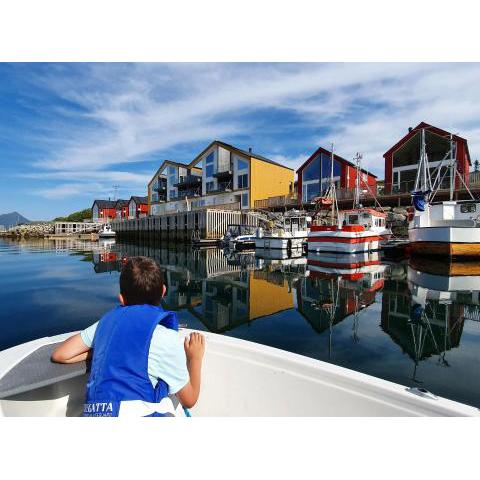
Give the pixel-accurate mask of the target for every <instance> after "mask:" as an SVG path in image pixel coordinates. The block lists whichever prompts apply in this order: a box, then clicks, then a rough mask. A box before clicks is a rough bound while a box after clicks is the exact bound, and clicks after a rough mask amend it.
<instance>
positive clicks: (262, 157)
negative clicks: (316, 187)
mask: <svg viewBox="0 0 480 480" xmlns="http://www.w3.org/2000/svg"><path fill="white" fill-rule="evenodd" d="M213 145H220V146H221V147H224V148H227V149H229V150H233V151H234V152H237V153H240V154H242V155H245V156H246V157H254V158H256V159H258V160H262V161H263V162H267V163H271V164H272V165H276V166H277V167H282V168H286V169H287V170H291V171H292V172H293V171H294V170H293V168H290V167H286V166H285V165H282V164H281V163H278V162H274V161H273V160H270V159H269V158H266V157H264V156H262V155H258V154H257V153H255V152H247V151H246V150H242V149H241V148H238V147H235V146H233V145H230V144H228V143H225V142H222V141H221V140H214V141H213V142H211V143H210V144H209V145H208V146H207V147H206V148H204V149H203V150H202V151H201V152H200V153H199V154H198V155H197V156H196V157H195V158H194V159H193V160H192V161H191V162H190V165H193V164H194V163H195V162H197V161H198V160H199V159H200V158H201V157H202V156H203V155H204V154H205V153H206V152H207V151H208V150H209V149H210V148H212V147H213Z"/></svg>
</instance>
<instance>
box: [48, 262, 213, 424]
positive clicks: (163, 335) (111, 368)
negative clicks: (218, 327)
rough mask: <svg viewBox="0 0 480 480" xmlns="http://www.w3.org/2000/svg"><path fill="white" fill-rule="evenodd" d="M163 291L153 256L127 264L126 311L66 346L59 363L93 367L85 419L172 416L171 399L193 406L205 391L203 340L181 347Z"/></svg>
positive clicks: (56, 356)
mask: <svg viewBox="0 0 480 480" xmlns="http://www.w3.org/2000/svg"><path fill="white" fill-rule="evenodd" d="M165 292H166V288H165V285H164V283H163V278H162V273H161V270H160V268H159V266H158V265H157V264H156V263H155V262H154V261H153V260H151V259H150V258H147V257H133V258H130V259H128V260H126V262H125V264H124V265H123V268H122V272H121V274H120V294H119V296H118V298H119V300H120V304H121V306H118V307H115V308H114V309H112V310H110V311H109V312H107V313H106V314H105V315H104V316H103V317H102V318H101V319H100V321H99V322H97V323H95V324H93V325H92V326H90V327H88V328H87V329H85V330H83V331H82V332H81V333H78V334H76V335H73V336H72V337H70V338H68V339H67V340H65V341H64V342H63V343H61V344H60V345H59V346H58V347H57V349H56V350H55V351H54V352H53V354H52V360H53V361H54V362H59V363H75V362H81V361H83V360H86V359H87V358H89V357H90V354H91V349H93V361H92V367H91V372H90V378H89V380H88V382H87V395H86V403H85V407H84V416H119V415H121V416H124V415H134V416H170V415H174V414H175V413H174V406H173V403H172V401H171V399H170V397H169V396H168V395H169V394H170V395H172V394H176V396H177V398H178V400H179V401H180V403H181V404H182V405H183V406H184V407H187V408H190V407H193V406H194V405H195V403H196V402H197V400H198V396H199V393H200V377H201V367H202V359H203V354H204V351H205V339H204V337H203V335H201V334H199V333H192V334H191V335H190V338H186V339H185V342H184V345H183V347H182V344H181V341H180V338H179V335H178V321H177V317H176V315H175V313H174V312H168V311H165V310H163V309H162V308H161V307H160V302H161V299H162V297H163V296H164V295H165Z"/></svg>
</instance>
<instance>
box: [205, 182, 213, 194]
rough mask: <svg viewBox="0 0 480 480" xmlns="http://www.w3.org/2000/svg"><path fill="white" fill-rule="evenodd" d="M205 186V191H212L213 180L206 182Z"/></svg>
mask: <svg viewBox="0 0 480 480" xmlns="http://www.w3.org/2000/svg"><path fill="white" fill-rule="evenodd" d="M205 188H206V189H207V192H212V191H213V190H214V189H215V182H207V183H206V184H205Z"/></svg>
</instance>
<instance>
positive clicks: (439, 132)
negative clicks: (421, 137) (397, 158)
mask: <svg viewBox="0 0 480 480" xmlns="http://www.w3.org/2000/svg"><path fill="white" fill-rule="evenodd" d="M423 128H425V129H426V130H428V131H429V132H432V133H435V134H436V135H439V136H440V137H448V138H449V137H450V135H451V133H450V132H447V131H446V130H442V129H441V128H438V127H434V126H433V125H430V124H428V123H425V122H420V123H419V124H418V125H417V126H416V127H415V128H412V130H410V131H409V132H408V133H407V134H406V135H405V136H404V137H402V138H401V139H400V140H399V141H398V142H397V143H396V144H395V145H394V146H393V147H391V148H389V149H388V150H387V151H386V152H385V153H384V154H383V156H384V157H386V156H387V155H388V154H389V153H391V152H393V151H394V150H397V148H399V147H401V146H402V145H403V144H404V143H406V142H407V141H408V140H410V139H411V138H412V137H413V136H414V135H416V134H417V132H418V131H419V130H422V129H423ZM452 137H453V139H454V140H455V141H460V142H464V143H465V151H466V152H467V157H468V163H469V164H470V165H471V164H472V162H471V160H470V152H469V151H468V143H467V140H466V139H465V138H462V137H459V136H458V135H452Z"/></svg>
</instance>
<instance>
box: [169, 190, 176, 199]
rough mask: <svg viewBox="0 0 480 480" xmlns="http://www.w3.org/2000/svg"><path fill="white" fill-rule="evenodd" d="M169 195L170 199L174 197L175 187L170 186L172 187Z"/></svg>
mask: <svg viewBox="0 0 480 480" xmlns="http://www.w3.org/2000/svg"><path fill="white" fill-rule="evenodd" d="M169 197H170V200H171V199H172V198H175V189H174V188H172V189H171V190H170V192H169Z"/></svg>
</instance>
